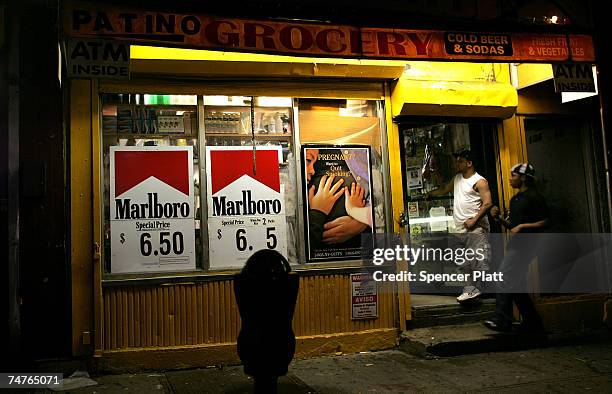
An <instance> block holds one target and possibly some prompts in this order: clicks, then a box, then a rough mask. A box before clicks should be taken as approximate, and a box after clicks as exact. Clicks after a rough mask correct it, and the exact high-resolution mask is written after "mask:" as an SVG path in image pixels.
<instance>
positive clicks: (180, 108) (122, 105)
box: [104, 103, 197, 112]
mask: <svg viewBox="0 0 612 394" xmlns="http://www.w3.org/2000/svg"><path fill="white" fill-rule="evenodd" d="M104 106H105V107H109V106H116V107H117V108H126V109H127V108H129V109H134V108H142V109H162V110H170V111H171V110H178V111H193V112H195V111H196V109H197V105H195V104H194V105H191V104H147V105H144V104H126V103H105V104H104Z"/></svg>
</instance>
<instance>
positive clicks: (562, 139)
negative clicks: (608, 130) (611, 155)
mask: <svg viewBox="0 0 612 394" xmlns="http://www.w3.org/2000/svg"><path fill="white" fill-rule="evenodd" d="M524 128H525V139H526V142H527V157H528V158H529V162H530V163H531V164H533V166H534V167H535V169H536V181H537V187H538V190H539V191H540V193H541V194H542V195H543V196H544V198H546V202H547V204H548V207H549V210H550V217H551V218H552V219H553V220H551V223H550V231H551V232H555V233H592V232H599V231H600V228H601V227H600V220H599V219H598V217H597V215H596V214H595V213H596V212H599V211H600V210H599V209H598V207H597V206H596V205H597V198H596V196H595V195H596V190H595V189H596V188H595V183H594V182H595V179H596V171H595V167H596V163H594V161H593V159H592V158H593V157H594V155H593V154H592V152H591V145H590V143H589V141H588V135H589V128H588V125H587V124H585V122H582V121H581V120H580V119H575V118H564V119H560V118H525V119H524Z"/></svg>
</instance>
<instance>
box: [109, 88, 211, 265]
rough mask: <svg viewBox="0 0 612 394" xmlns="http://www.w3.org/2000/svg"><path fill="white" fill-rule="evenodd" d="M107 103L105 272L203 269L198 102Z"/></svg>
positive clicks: (147, 99) (134, 97) (115, 97)
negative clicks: (201, 262) (200, 263)
mask: <svg viewBox="0 0 612 394" xmlns="http://www.w3.org/2000/svg"><path fill="white" fill-rule="evenodd" d="M101 102H102V119H101V122H102V124H101V128H102V146H103V152H102V154H103V157H102V162H103V166H104V168H103V171H104V177H103V180H104V185H103V188H104V198H103V202H104V268H105V272H107V273H111V272H112V273H136V272H158V271H181V270H194V269H196V267H198V266H199V262H200V261H201V259H200V256H201V253H202V248H201V237H202V233H201V228H200V198H199V193H198V190H199V186H200V178H199V175H200V172H199V171H198V168H199V154H198V153H199V137H198V126H197V125H198V123H197V110H196V109H197V107H196V103H197V102H196V96H176V95H175V96H156V95H144V94H104V95H102V97H101ZM162 195H163V196H164V197H165V198H164V200H166V201H165V202H161V200H162V198H160V197H161V196H162Z"/></svg>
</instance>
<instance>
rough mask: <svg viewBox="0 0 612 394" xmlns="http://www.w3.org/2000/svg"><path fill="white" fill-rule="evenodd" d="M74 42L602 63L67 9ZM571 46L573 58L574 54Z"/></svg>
mask: <svg viewBox="0 0 612 394" xmlns="http://www.w3.org/2000/svg"><path fill="white" fill-rule="evenodd" d="M63 26H64V34H65V35H66V36H68V37H106V38H114V39H119V40H129V41H130V42H133V43H141V44H151V45H164V46H173V47H185V48H200V49H218V50H229V51H247V52H263V53H272V54H284V55H305V56H324V57H349V58H384V59H429V60H483V61H491V60H497V61H511V62H517V61H520V62H530V61H531V62H536V61H537V62H540V61H541V62H559V61H567V60H573V61H584V62H593V61H595V51H594V48H593V40H592V38H591V37H590V36H587V35H575V34H571V35H569V39H568V37H566V36H565V35H563V34H529V33H512V34H503V33H482V32H451V31H430V30H401V29H384V28H367V27H356V26H346V25H327V24H315V23H291V22H274V21H264V20H246V19H233V18H220V17H212V16H206V15H195V14H180V13H167V12H150V11H143V10H135V9H128V8H119V7H116V8H105V7H102V6H98V5H96V4H89V3H67V4H66V5H65V7H64V11H63ZM568 41H569V44H570V50H571V58H570V56H569V51H568Z"/></svg>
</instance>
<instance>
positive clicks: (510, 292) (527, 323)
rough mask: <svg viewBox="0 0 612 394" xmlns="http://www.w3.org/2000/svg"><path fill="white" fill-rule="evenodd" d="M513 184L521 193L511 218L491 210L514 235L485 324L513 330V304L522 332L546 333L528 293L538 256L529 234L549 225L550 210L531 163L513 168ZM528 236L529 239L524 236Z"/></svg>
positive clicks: (534, 238)
mask: <svg viewBox="0 0 612 394" xmlns="http://www.w3.org/2000/svg"><path fill="white" fill-rule="evenodd" d="M511 172H512V175H511V179H510V184H511V185H512V187H513V188H515V189H519V192H518V193H517V194H516V195H515V196H514V197H512V199H511V200H510V215H509V217H508V218H507V219H501V218H500V214H499V208H498V207H493V208H491V211H490V212H491V216H492V217H493V219H494V220H499V221H500V222H501V224H502V225H504V226H505V227H506V228H507V229H509V230H510V232H511V233H512V238H511V239H510V242H509V243H508V247H507V250H506V254H505V256H504V259H503V261H502V263H501V264H500V267H499V272H501V273H502V274H503V281H502V282H499V283H498V293H497V302H496V305H495V316H494V317H493V318H492V319H490V320H487V321H485V322H484V324H485V326H486V327H488V328H490V329H492V330H495V331H509V330H510V329H511V328H512V302H513V301H514V302H515V303H516V306H517V308H518V310H519V312H520V314H521V317H522V319H523V322H522V324H521V326H520V327H521V329H522V330H525V331H528V332H535V333H543V332H544V326H543V324H542V319H541V318H540V315H539V314H538V312H537V310H536V309H535V307H534V305H533V301H532V300H531V297H530V295H529V294H528V292H527V286H526V283H527V271H528V269H529V264H530V263H531V261H532V260H533V258H534V257H535V256H536V253H537V240H536V237H534V236H532V235H530V234H529V233H538V232H541V231H542V230H543V229H544V228H545V227H546V224H547V222H548V216H549V215H548V207H547V205H546V201H545V200H544V197H542V195H541V194H540V193H538V191H537V189H536V188H535V182H534V181H535V179H534V175H535V169H534V168H533V166H532V165H531V164H529V163H520V164H517V165H515V166H514V167H512V169H511ZM525 234H529V235H525Z"/></svg>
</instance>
